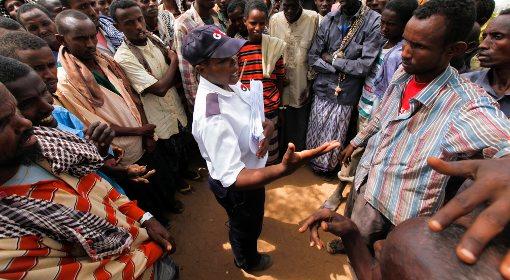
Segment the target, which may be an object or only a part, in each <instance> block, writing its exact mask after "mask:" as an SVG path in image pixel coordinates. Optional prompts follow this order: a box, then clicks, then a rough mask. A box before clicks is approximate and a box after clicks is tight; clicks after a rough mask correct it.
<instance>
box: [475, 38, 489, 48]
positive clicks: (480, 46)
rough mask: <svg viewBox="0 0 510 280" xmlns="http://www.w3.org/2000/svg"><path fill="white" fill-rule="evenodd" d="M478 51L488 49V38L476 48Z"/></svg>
mask: <svg viewBox="0 0 510 280" xmlns="http://www.w3.org/2000/svg"><path fill="white" fill-rule="evenodd" d="M478 49H481V50H487V49H489V36H487V37H485V38H483V40H482V42H481V43H480V45H479V46H478Z"/></svg>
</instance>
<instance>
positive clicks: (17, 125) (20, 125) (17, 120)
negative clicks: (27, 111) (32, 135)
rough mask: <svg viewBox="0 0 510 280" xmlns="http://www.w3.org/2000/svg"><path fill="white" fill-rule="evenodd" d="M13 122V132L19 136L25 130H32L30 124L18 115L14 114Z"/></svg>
mask: <svg viewBox="0 0 510 280" xmlns="http://www.w3.org/2000/svg"><path fill="white" fill-rule="evenodd" d="M13 122H14V131H15V132H16V134H18V135H21V134H23V132H25V131H26V130H27V129H30V128H32V122H31V121H30V120H28V119H26V118H25V117H23V116H22V115H21V114H20V113H16V116H15V117H14V118H13Z"/></svg>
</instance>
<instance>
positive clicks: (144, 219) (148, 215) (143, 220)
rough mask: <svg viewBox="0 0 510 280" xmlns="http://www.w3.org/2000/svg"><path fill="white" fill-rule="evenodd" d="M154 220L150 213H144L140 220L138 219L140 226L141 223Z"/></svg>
mask: <svg viewBox="0 0 510 280" xmlns="http://www.w3.org/2000/svg"><path fill="white" fill-rule="evenodd" d="M152 218H154V216H152V214H151V213H150V212H145V214H143V216H142V218H141V219H140V225H143V223H145V222H147V221H148V220H150V219H152Z"/></svg>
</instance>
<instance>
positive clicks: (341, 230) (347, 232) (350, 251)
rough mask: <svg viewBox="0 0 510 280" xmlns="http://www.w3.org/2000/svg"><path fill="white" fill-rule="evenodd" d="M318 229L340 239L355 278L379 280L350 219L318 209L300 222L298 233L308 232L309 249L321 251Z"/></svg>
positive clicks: (377, 269) (371, 258)
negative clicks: (314, 248) (313, 248)
mask: <svg viewBox="0 0 510 280" xmlns="http://www.w3.org/2000/svg"><path fill="white" fill-rule="evenodd" d="M319 228H321V229H322V230H323V231H325V232H330V233H332V234H334V235H336V236H338V237H341V238H342V241H343V244H344V246H345V251H346V253H347V255H348V256H349V260H350V263H351V264H352V266H353V268H354V271H355V272H356V276H357V278H358V279H360V280H365V279H381V275H380V270H379V267H378V266H376V265H375V264H376V261H375V259H374V258H373V257H372V255H371V254H370V252H369V251H368V248H367V246H366V245H365V242H364V241H363V238H362V237H361V234H360V233H359V230H358V228H357V227H356V224H354V222H353V221H351V220H350V219H348V218H346V217H344V216H342V215H340V214H338V213H336V212H333V211H331V210H329V209H320V210H318V211H317V212H315V213H314V214H312V215H311V216H310V217H308V218H307V219H306V220H304V221H303V222H302V226H301V227H300V228H299V232H301V233H304V232H306V231H307V230H309V231H310V247H313V246H316V247H317V249H319V250H321V249H322V248H324V242H323V241H322V240H321V239H320V237H319Z"/></svg>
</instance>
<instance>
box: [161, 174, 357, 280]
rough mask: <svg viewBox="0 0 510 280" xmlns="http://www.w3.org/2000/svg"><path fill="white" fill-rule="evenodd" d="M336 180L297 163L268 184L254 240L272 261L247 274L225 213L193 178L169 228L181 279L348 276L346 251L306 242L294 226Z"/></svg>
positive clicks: (332, 279)
mask: <svg viewBox="0 0 510 280" xmlns="http://www.w3.org/2000/svg"><path fill="white" fill-rule="evenodd" d="M336 184H337V182H336V181H326V180H325V179H323V178H320V177H317V176H315V175H314V174H313V173H312V172H311V171H310V170H309V169H308V168H307V167H302V168H301V169H299V170H298V171H297V172H296V173H294V174H293V175H292V176H289V177H287V178H283V179H281V180H278V181H276V182H273V183H272V184H270V185H269V186H267V188H266V208H265V209H266V211H265V219H264V227H263V230H262V235H261V237H260V240H259V244H258V246H259V250H260V251H262V252H267V253H269V254H270V255H271V256H272V257H273V266H272V267H271V268H270V269H268V270H267V271H264V272H261V273H258V274H256V275H251V274H248V273H245V272H243V271H241V270H239V269H237V268H236V267H235V266H234V263H233V256H232V252H231V249H230V244H229V243H228V234H227V227H226V226H225V222H226V221H227V216H226V214H225V211H224V209H223V208H221V206H220V205H219V204H218V203H217V202H216V200H215V198H214V196H213V194H212V193H211V191H210V190H209V189H208V186H207V182H206V181H203V182H197V183H193V184H192V186H193V188H194V190H195V191H194V192H193V193H192V194H189V195H185V196H184V195H180V196H179V199H181V200H182V201H183V202H184V204H185V207H186V210H185V212H184V213H183V214H180V215H175V216H173V217H172V220H173V223H172V226H171V229H170V232H171V233H172V235H173V236H174V238H175V240H176V242H177V252H176V253H175V254H174V255H173V258H174V260H175V261H176V262H177V264H178V265H179V266H180V268H181V279H183V280H190V279H191V280H200V279H213V280H215V279H264V280H266V279H292V280H301V279H303V280H304V279H306V280H308V279H330V280H336V279H352V276H351V275H352V271H351V269H350V267H349V265H348V262H347V257H346V256H345V255H335V256H332V255H329V254H328V253H327V252H326V251H325V250H322V251H319V250H317V249H316V248H310V247H309V246H308V244H309V239H308V234H300V233H298V231H297V229H298V223H299V222H300V221H302V220H303V219H305V218H306V217H307V216H308V215H310V214H311V213H313V212H314V211H315V210H316V209H317V208H318V207H319V206H320V205H321V203H322V202H323V201H324V200H325V199H326V198H327V196H329V194H331V193H332V192H333V190H334V188H335V187H336ZM342 207H343V205H342ZM341 209H342V208H341ZM322 236H323V237H324V240H331V239H332V238H333V237H332V236H331V235H330V234H327V233H324V234H323V235H322Z"/></svg>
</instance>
